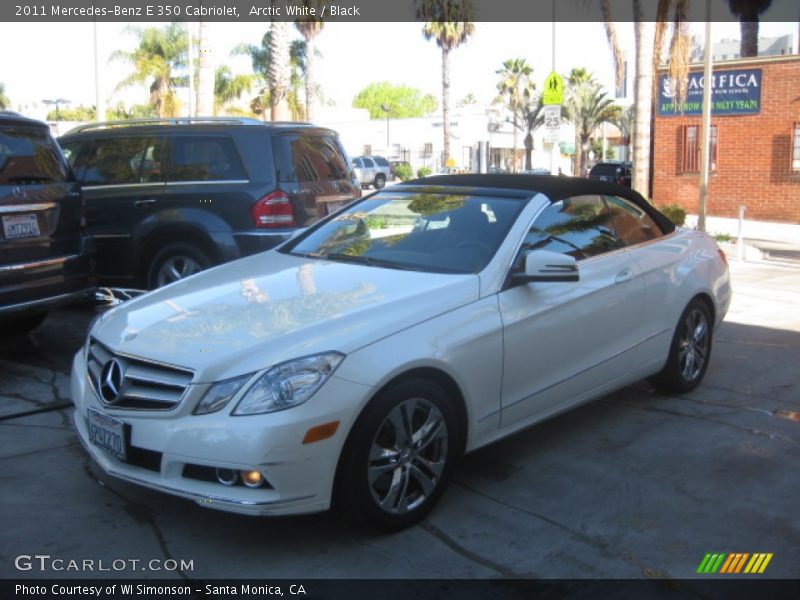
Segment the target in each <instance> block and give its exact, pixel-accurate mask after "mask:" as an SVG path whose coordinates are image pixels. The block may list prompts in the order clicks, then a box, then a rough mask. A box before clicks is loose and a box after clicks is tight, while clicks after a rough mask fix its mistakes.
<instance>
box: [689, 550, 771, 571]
mask: <svg viewBox="0 0 800 600" xmlns="http://www.w3.org/2000/svg"><path fill="white" fill-rule="evenodd" d="M773 556H774V555H773V554H772V553H771V552H769V553H768V552H758V553H754V554H750V553H749V552H733V553H731V554H727V553H724V552H717V553H708V554H706V555H705V556H704V557H703V560H702V561H701V562H700V566H698V567H697V572H698V573H703V574H714V573H719V574H734V573H742V572H744V573H750V574H757V573H763V572H764V571H765V570H766V568H767V565H768V564H769V562H770V561H771V560H772V557H773ZM748 559H749V560H748ZM745 565H747V566H745Z"/></svg>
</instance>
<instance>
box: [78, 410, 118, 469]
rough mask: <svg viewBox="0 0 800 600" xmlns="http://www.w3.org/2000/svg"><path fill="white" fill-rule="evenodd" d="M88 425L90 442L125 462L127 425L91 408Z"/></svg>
mask: <svg viewBox="0 0 800 600" xmlns="http://www.w3.org/2000/svg"><path fill="white" fill-rule="evenodd" d="M87 425H88V427H89V441H90V442H92V443H93V444H94V445H95V446H97V447H98V448H102V449H103V450H105V451H106V452H110V453H111V454H113V455H114V456H116V457H117V458H118V459H120V460H125V424H124V423H123V422H122V421H120V420H119V419H115V418H114V417H109V416H108V415H104V414H103V413H100V412H97V411H96V410H94V409H92V408H90V409H89V419H88V423H87Z"/></svg>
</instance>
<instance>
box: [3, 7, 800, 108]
mask: <svg viewBox="0 0 800 600" xmlns="http://www.w3.org/2000/svg"><path fill="white" fill-rule="evenodd" d="M134 26H135V27H146V26H159V24H157V23H154V24H146V23H139V24H135V25H134ZM126 27H129V26H127V25H125V24H120V23H100V24H98V38H99V48H100V51H99V55H100V57H101V59H100V75H101V85H102V87H103V89H104V92H105V95H106V97H107V98H108V99H109V102H108V104H109V106H110V105H113V104H115V103H116V102H117V101H119V100H122V101H123V102H125V103H126V104H131V103H144V102H146V101H147V98H148V93H147V90H146V88H145V87H144V86H141V87H138V86H137V87H135V88H130V89H127V90H124V91H115V87H116V85H117V83H118V82H119V81H120V80H122V79H123V78H124V77H125V76H126V75H128V74H130V72H131V67H130V66H129V65H128V64H126V63H125V62H122V61H108V60H107V57H108V56H109V55H110V54H111V53H112V52H113V51H114V50H117V49H125V50H131V49H132V48H133V47H134V46H135V37H134V35H132V34H131V33H130V32H129V31H127V30H126ZM267 27H268V25H267V24H265V23H241V22H239V23H212V24H210V29H211V31H212V35H213V38H212V39H213V45H212V56H213V59H214V61H215V63H216V64H217V65H220V64H227V65H229V66H230V67H231V68H232V69H233V71H234V72H237V73H248V72H251V69H250V61H249V58H247V57H241V56H240V57H232V56H231V55H230V52H231V49H232V48H233V47H234V46H236V45H237V44H239V43H241V42H246V43H252V44H258V43H259V42H260V40H261V37H262V36H263V34H264V32H265V31H266V29H267ZM617 28H618V35H619V37H620V42H621V44H622V46H623V48H625V49H626V50H627V52H628V55H629V56H631V57H632V55H633V50H632V49H633V25H632V24H631V23H619V24H618V25H617ZM555 29H556V56H555V67H556V71H558V72H560V73H567V72H569V70H570V69H572V68H573V67H584V68H587V69H588V70H589V71H592V72H593V73H594V74H595V76H596V77H597V79H598V80H599V81H600V82H601V83H603V84H604V85H605V86H606V88H607V89H608V90H609V91H612V90H613V75H612V67H611V59H610V53H609V50H608V45H607V43H606V38H605V33H604V30H603V26H602V23H599V22H590V23H557V24H556V28H555ZM797 29H798V28H797V23H762V24H761V35H762V36H776V35H783V34H786V33H790V34H794V35H796V34H797ZM421 30H422V25H421V24H420V23H327V24H326V25H325V28H324V29H323V31H322V33H321V34H320V35H319V36H318V38H317V47H318V49H319V51H320V52H321V55H322V56H321V57H320V58H318V59H317V63H316V71H317V77H318V80H319V84H320V86H321V89H322V93H323V94H324V96H325V97H326V98H327V99H328V100H329V101H332V102H333V103H335V104H336V105H337V106H340V107H349V106H350V105H351V103H352V100H353V97H354V96H355V95H356V94H357V93H358V92H359V91H360V90H361V89H363V88H364V87H365V86H366V85H368V84H369V83H371V82H374V81H383V80H388V81H391V82H393V83H396V84H400V83H402V84H407V85H411V86H414V87H417V88H419V89H420V90H422V91H423V92H424V93H431V94H433V95H434V96H435V97H437V98H438V97H439V96H440V94H441V53H440V50H439V48H438V47H437V46H436V44H435V43H434V42H433V41H426V40H425V39H424V37H423V35H422V31H421ZM292 31H293V32H294V31H295V30H294V28H292ZM551 32H552V24H551V23H486V22H479V23H476V25H475V34H474V35H473V36H472V37H471V38H470V39H469V41H468V42H467V43H466V44H465V45H463V46H461V47H459V48H458V49H456V50H455V51H454V52H453V53H452V55H451V57H452V58H451V82H452V88H451V99H452V102H453V103H456V102H458V101H459V100H461V99H462V98H464V97H465V96H466V95H467V94H470V93H471V94H473V95H474V96H475V97H476V98H477V99H478V100H479V101H480V102H482V103H489V102H491V101H492V100H493V98H494V97H495V96H496V88H495V86H496V82H497V79H498V76H497V75H496V71H497V70H498V69H500V68H501V66H502V62H503V61H504V60H506V59H509V58H517V57H521V58H525V59H527V61H528V63H529V64H531V65H532V66H533V68H534V80H535V81H536V82H538V87H539V88H541V85H542V82H543V81H544V78H545V77H546V76H547V74H548V73H549V72H550V70H551V64H552V53H551V45H552V41H551V40H552V38H551ZM693 32H695V33H696V34H697V35H698V36H700V37H702V32H703V24H695V25H693ZM297 35H298V37H299V34H297ZM738 37H739V27H738V24H736V23H721V24H714V26H713V30H712V38H714V39H715V40H718V39H721V38H738ZM43 40H46V44H47V46H46V47H45V46H43V44H42V41H43ZM93 40H94V35H93V24H92V23H15V24H13V25H12V24H10V23H0V56H2V57H3V60H2V63H0V83H4V84H5V91H6V95H7V96H8V97H9V98H10V99H11V102H12V106H13V107H14V108H15V109H18V108H22V110H23V112H25V113H26V114H28V115H30V116H34V117H39V118H42V117H44V114H45V113H46V107H44V106H43V105H42V104H41V100H42V99H55V98H65V99H67V100H70V101H71V106H77V105H80V104H82V105H85V106H92V105H94V104H95V77H94V43H93ZM629 89H630V88H629ZM182 100H183V101H184V102H186V99H182Z"/></svg>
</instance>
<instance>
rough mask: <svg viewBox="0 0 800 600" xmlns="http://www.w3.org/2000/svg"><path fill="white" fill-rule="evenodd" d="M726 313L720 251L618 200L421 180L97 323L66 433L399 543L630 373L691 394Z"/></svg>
mask: <svg viewBox="0 0 800 600" xmlns="http://www.w3.org/2000/svg"><path fill="white" fill-rule="evenodd" d="M730 298H731V288H730V281H729V277H728V268H727V264H726V262H725V258H724V256H723V255H722V253H721V252H720V251H719V249H718V248H717V246H716V244H715V242H714V240H713V239H712V238H710V237H709V236H707V235H705V234H703V233H699V232H696V231H689V230H685V229H679V230H676V229H675V227H674V226H673V225H672V224H671V223H670V222H669V221H668V220H667V219H666V218H665V217H664V216H663V215H662V214H660V213H659V212H658V211H656V210H655V209H653V207H652V206H650V204H648V203H647V202H646V201H645V200H643V199H642V198H641V196H639V195H638V194H637V193H636V192H634V191H632V190H631V189H629V188H625V187H621V186H616V185H614V184H608V183H604V182H598V181H590V180H585V179H570V178H559V177H549V176H513V175H492V176H485V175H462V176H440V177H431V178H427V179H424V180H418V181H415V182H410V183H407V184H401V185H397V186H394V187H391V188H387V189H384V190H382V191H380V192H378V193H376V194H374V195H372V196H369V197H367V198H364V199H362V200H359V201H357V202H355V203H352V204H350V205H348V206H346V207H344V208H342V209H341V210H339V211H338V212H336V213H334V214H332V215H330V216H328V217H327V218H325V219H324V220H322V221H320V222H319V223H317V224H316V225H314V226H313V227H311V228H310V229H308V230H306V231H304V232H302V233H301V234H299V235H297V236H296V237H294V238H293V239H291V240H289V241H288V242H286V243H285V244H283V245H282V246H280V247H278V248H277V249H275V250H271V251H269V252H265V253H262V254H258V255H255V256H251V257H248V258H244V259H241V260H238V261H235V262H233V263H229V264H225V265H222V266H219V267H216V268H214V269H211V270H209V271H205V272H202V273H199V274H197V275H195V276H192V277H190V278H188V279H185V280H181V281H178V282H176V283H174V284H172V285H169V286H166V287H164V288H161V289H159V290H156V291H154V292H151V293H149V294H146V295H143V296H140V297H138V298H136V299H134V300H131V301H129V302H126V303H124V304H121V305H120V306H118V307H117V308H115V309H112V310H111V311H109V312H107V313H105V314H104V315H103V316H102V317H101V318H100V319H99V320H98V321H97V322H95V323H94V325H93V327H92V328H91V331H90V332H89V336H88V339H87V341H86V345H85V347H84V348H82V349H81V350H80V352H78V354H77V355H76V356H75V361H74V365H73V370H72V398H73V401H74V403H75V406H76V410H75V417H74V418H75V426H76V428H77V431H78V435H79V437H80V439H81V441H82V442H83V444H84V446H85V447H86V449H87V451H88V452H89V453H90V454H91V456H92V458H93V459H94V460H95V461H96V462H97V463H98V464H99V465H100V467H102V469H103V470H104V471H106V472H107V473H109V474H110V475H113V476H115V477H119V478H122V479H124V480H127V481H130V482H133V483H136V484H140V485H143V486H147V487H149V488H152V489H155V490H159V491H162V492H166V493H169V494H173V495H176V496H181V497H184V498H189V499H191V500H195V501H196V502H198V503H199V504H201V505H202V506H206V507H211V508H217V509H221V510H226V511H232V512H238V513H246V514H252V515H282V514H291V513H306V512H313V511H321V510H325V509H327V508H329V507H330V506H331V504H332V503H334V504H336V505H337V506H339V507H341V508H343V509H344V510H346V511H348V512H350V513H352V514H353V515H356V516H358V517H360V518H361V519H363V520H366V521H367V522H369V523H371V524H373V525H375V526H378V527H380V528H383V529H388V530H391V529H398V528H401V527H406V526H409V525H411V524H413V523H415V522H416V521H418V520H419V519H421V518H422V517H423V516H424V515H425V514H426V513H427V512H428V511H429V510H430V509H431V508H432V507H433V505H434V504H435V503H436V502H437V500H438V499H439V497H440V496H441V494H442V492H443V490H444V488H445V484H446V482H447V479H448V476H449V474H450V471H451V468H452V465H453V462H454V459H456V458H457V457H458V456H460V455H462V454H464V453H465V452H470V451H472V450H475V449H476V448H479V447H481V446H484V445H486V444H489V443H491V442H493V441H496V440H498V439H500V438H503V437H505V436H508V435H510V434H512V433H514V432H516V431H519V430H520V429H522V428H524V427H528V426H529V425H532V424H534V423H537V422H539V421H542V420H543V419H547V418H549V417H552V416H554V415H556V414H558V413H561V412H563V411H565V410H567V409H569V408H572V407H575V406H577V405H579V404H581V403H584V402H586V401H588V400H591V399H593V398H597V397H599V396H602V395H604V394H607V393H609V392H611V391H613V390H615V389H618V388H620V387H623V386H625V385H627V384H630V383H632V382H635V381H637V380H640V379H643V378H649V379H650V381H651V382H652V383H653V384H654V385H656V386H657V387H660V388H665V389H668V390H670V391H672V392H679V393H680V392H688V391H690V390H692V389H694V388H695V387H696V386H697V385H698V384H699V383H700V382H701V380H702V379H703V376H704V374H705V372H706V369H707V367H708V364H709V359H710V357H711V349H712V335H713V332H714V329H715V328H716V327H717V326H718V325H719V324H720V322H721V321H722V318H723V317H724V315H725V312H726V310H727V308H728V305H729V302H730Z"/></svg>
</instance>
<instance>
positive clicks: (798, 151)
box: [792, 123, 800, 172]
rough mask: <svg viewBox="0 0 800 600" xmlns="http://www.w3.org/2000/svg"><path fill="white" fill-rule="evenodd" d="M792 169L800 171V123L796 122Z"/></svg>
mask: <svg viewBox="0 0 800 600" xmlns="http://www.w3.org/2000/svg"><path fill="white" fill-rule="evenodd" d="M792 140H793V143H792V171H795V172H797V171H800V123H795V124H794V135H793V136H792Z"/></svg>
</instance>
